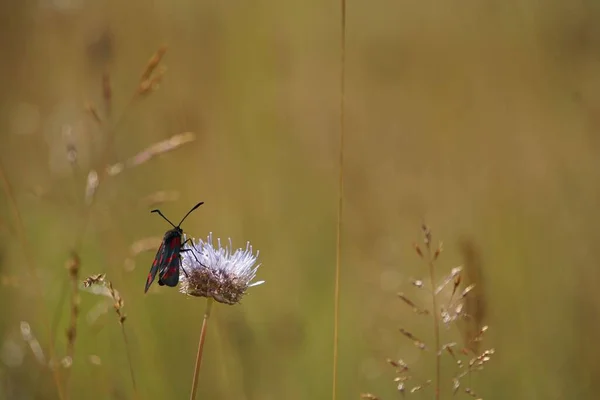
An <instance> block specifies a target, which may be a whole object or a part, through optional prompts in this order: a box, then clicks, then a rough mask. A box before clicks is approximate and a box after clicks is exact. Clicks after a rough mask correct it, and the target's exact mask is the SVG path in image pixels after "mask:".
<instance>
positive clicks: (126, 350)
mask: <svg viewBox="0 0 600 400" xmlns="http://www.w3.org/2000/svg"><path fill="white" fill-rule="evenodd" d="M120 324H121V333H123V342H125V352H126V353H127V363H128V364H129V374H130V375H131V384H132V385H133V395H134V398H135V399H136V400H137V399H139V394H138V391H137V384H136V383H135V374H134V373H133V364H132V362H131V352H130V351H129V341H128V340H127V334H126V333H125V324H124V323H123V322H120Z"/></svg>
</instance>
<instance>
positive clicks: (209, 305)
mask: <svg viewBox="0 0 600 400" xmlns="http://www.w3.org/2000/svg"><path fill="white" fill-rule="evenodd" d="M212 304H213V299H212V298H209V299H207V301H206V311H204V320H203V321H202V330H201V331H200V340H199V341H198V354H196V365H195V366H194V380H193V381H192V393H191V394H190V400H194V399H195V398H196V392H197V391H198V376H199V375H200V365H202V352H203V350H204V339H205V338H206V326H207V325H208V318H209V317H210V311H211V309H212Z"/></svg>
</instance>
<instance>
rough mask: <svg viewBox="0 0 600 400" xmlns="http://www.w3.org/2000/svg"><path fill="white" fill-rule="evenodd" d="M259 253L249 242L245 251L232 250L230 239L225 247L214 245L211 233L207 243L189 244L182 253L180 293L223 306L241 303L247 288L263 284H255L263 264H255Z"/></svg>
mask: <svg viewBox="0 0 600 400" xmlns="http://www.w3.org/2000/svg"><path fill="white" fill-rule="evenodd" d="M258 254H259V252H258V251H257V252H256V255H255V254H254V253H253V249H252V246H251V245H250V242H247V243H246V249H241V248H239V249H236V250H235V251H234V250H233V245H232V243H231V239H229V244H228V245H226V246H225V247H222V245H221V239H220V238H219V239H217V245H216V246H215V245H214V244H213V237H212V232H211V233H210V234H209V235H208V238H207V240H206V242H205V241H203V240H202V239H198V240H197V241H194V240H192V241H191V242H188V243H187V244H186V245H185V246H184V247H183V251H182V252H181V257H182V260H181V265H182V268H181V269H180V273H179V281H180V287H179V291H180V292H181V293H184V294H187V295H188V296H196V297H208V298H213V299H214V300H215V301H218V302H219V303H224V304H230V305H231V304H237V303H239V302H240V300H241V299H242V297H243V296H244V294H246V291H247V290H248V288H250V287H252V286H257V285H260V284H262V283H264V281H256V282H252V280H253V279H254V278H255V277H256V271H257V270H258V267H260V264H258V265H256V266H254V264H256V260H257V259H258Z"/></svg>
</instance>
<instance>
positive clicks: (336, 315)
mask: <svg viewBox="0 0 600 400" xmlns="http://www.w3.org/2000/svg"><path fill="white" fill-rule="evenodd" d="M340 13H341V16H340V17H341V35H340V157H339V183H338V215H337V233H336V254H335V288H334V296H335V298H334V311H333V313H334V316H333V319H334V322H333V382H332V386H333V388H332V394H331V398H332V400H336V397H337V370H338V341H339V340H338V338H339V319H340V270H341V256H342V255H341V250H342V210H343V205H344V133H345V124H344V108H345V104H344V103H345V100H346V0H340Z"/></svg>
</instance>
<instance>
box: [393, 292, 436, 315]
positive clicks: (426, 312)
mask: <svg viewBox="0 0 600 400" xmlns="http://www.w3.org/2000/svg"><path fill="white" fill-rule="evenodd" d="M398 297H399V298H400V299H401V300H402V301H404V302H405V303H406V304H408V305H409V306H410V307H412V309H413V312H414V313H416V314H420V315H427V314H429V311H427V310H425V309H422V308H419V307H417V305H416V304H415V303H413V302H412V301H411V300H410V299H409V298H407V297H406V296H405V295H404V293H398Z"/></svg>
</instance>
